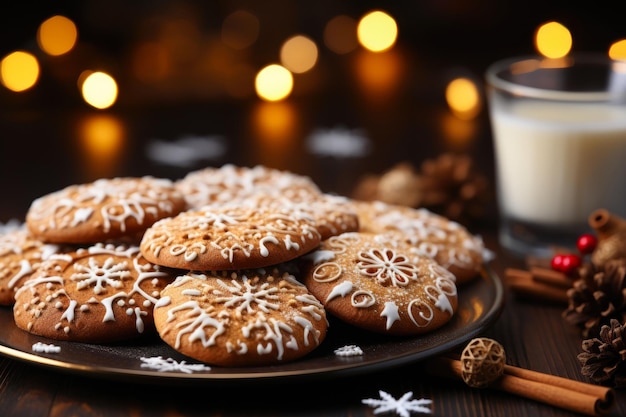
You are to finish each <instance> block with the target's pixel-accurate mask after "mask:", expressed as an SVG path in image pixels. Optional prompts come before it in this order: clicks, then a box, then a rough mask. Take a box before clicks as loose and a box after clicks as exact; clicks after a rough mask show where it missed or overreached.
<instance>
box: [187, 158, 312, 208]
mask: <svg viewBox="0 0 626 417" xmlns="http://www.w3.org/2000/svg"><path fill="white" fill-rule="evenodd" d="M176 187H177V188H178V189H179V190H180V191H181V193H182V194H183V195H184V196H185V199H186V200H187V204H188V205H189V207H190V208H192V209H193V208H202V207H203V206H205V205H212V204H223V203H230V202H231V201H233V200H236V199H237V200H238V199H242V198H246V197H249V196H252V195H259V194H260V195H268V196H274V197H286V198H289V199H297V200H301V199H302V198H307V197H310V196H317V195H318V194H319V193H320V190H319V188H318V187H317V185H316V184H315V183H314V182H313V180H311V179H310V178H309V177H307V176H304V175H298V174H295V173H292V172H289V171H281V170H278V169H273V168H268V167H265V166H262V165H257V166H255V167H253V168H248V167H240V166H236V165H232V164H227V165H223V166H222V167H220V168H213V167H209V168H204V169H201V170H198V171H192V172H190V173H188V174H187V175H186V176H185V177H184V178H182V179H180V180H178V181H177V182H176Z"/></svg>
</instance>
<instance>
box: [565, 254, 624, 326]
mask: <svg viewBox="0 0 626 417" xmlns="http://www.w3.org/2000/svg"><path fill="white" fill-rule="evenodd" d="M567 297H568V306H567V309H566V310H565V311H564V312H563V318H565V320H567V321H568V322H569V323H571V324H573V325H575V326H578V327H580V328H581V330H582V335H583V337H593V336H596V335H597V334H598V332H599V330H600V328H601V327H602V326H603V325H606V324H608V323H609V322H610V320H611V319H617V320H618V321H620V322H623V321H624V319H626V261H625V260H623V259H619V260H612V261H609V262H606V263H605V264H604V265H595V264H593V263H588V264H585V265H583V266H582V267H581V268H580V270H579V278H578V279H577V280H576V281H574V283H573V285H572V288H570V289H569V290H567Z"/></svg>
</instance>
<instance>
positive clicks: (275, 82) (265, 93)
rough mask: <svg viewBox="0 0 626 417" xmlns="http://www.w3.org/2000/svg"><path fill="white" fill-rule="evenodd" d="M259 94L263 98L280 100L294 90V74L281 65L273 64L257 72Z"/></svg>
mask: <svg viewBox="0 0 626 417" xmlns="http://www.w3.org/2000/svg"><path fill="white" fill-rule="evenodd" d="M254 87H255V90H256V93H257V95H258V96H259V97H260V98H262V99H263V100H267V101H280V100H283V99H285V98H287V97H288V96H289V94H291V91H292V90H293V75H291V72H289V70H288V69H287V68H285V67H283V66H281V65H277V64H271V65H268V66H266V67H265V68H263V69H261V71H259V72H258V73H257V76H256V78H255V81H254Z"/></svg>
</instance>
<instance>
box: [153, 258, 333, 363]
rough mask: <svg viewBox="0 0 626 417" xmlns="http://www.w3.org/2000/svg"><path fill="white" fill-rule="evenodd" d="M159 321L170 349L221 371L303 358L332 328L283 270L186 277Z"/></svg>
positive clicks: (172, 288) (170, 293)
mask: <svg viewBox="0 0 626 417" xmlns="http://www.w3.org/2000/svg"><path fill="white" fill-rule="evenodd" d="M154 318H155V324H156V328H157V331H158V332H159V335H160V336H161V338H162V339H163V340H164V341H165V342H166V343H167V344H169V345H170V346H172V347H173V348H174V349H176V350H177V351H179V352H181V353H183V354H185V355H187V356H189V357H192V358H195V359H197V360H200V361H203V362H206V363H209V364H213V365H218V366H252V365H270V364H276V363H282V362H287V361H291V360H294V359H297V358H301V357H303V356H304V355H306V354H308V353H309V352H311V351H312V350H314V349H315V348H317V347H318V346H319V345H320V344H321V343H322V341H323V340H324V338H325V336H326V331H327V329H328V322H327V320H326V313H325V311H324V308H323V307H322V305H321V304H320V302H319V301H318V300H317V299H316V298H315V297H313V295H311V294H310V293H309V291H308V290H307V289H306V287H305V286H304V285H302V284H301V283H300V282H298V281H297V280H296V278H295V277H294V276H293V275H291V274H289V273H286V272H280V271H278V270H277V269H273V270H272V271H246V272H222V273H220V274H213V275H202V274H192V273H190V274H188V275H183V276H180V277H178V278H177V279H176V281H174V282H173V283H172V284H170V285H168V286H167V288H166V289H165V290H163V292H162V297H161V299H160V300H159V302H158V303H157V305H156V306H155V309H154Z"/></svg>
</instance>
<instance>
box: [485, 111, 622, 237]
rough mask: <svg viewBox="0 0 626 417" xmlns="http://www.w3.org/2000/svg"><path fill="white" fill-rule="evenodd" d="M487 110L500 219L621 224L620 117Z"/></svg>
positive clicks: (604, 113)
mask: <svg viewBox="0 0 626 417" xmlns="http://www.w3.org/2000/svg"><path fill="white" fill-rule="evenodd" d="M506 106H507V107H505V106H504V105H503V104H502V103H498V105H494V106H492V107H491V120H492V128H493V135H494V145H495V152H496V161H497V175H498V181H499V188H498V192H499V199H500V207H501V210H502V211H503V215H504V216H505V217H508V218H515V219H517V220H521V221H526V222H530V223H534V224H537V225H549V226H558V225H567V224H575V223H578V224H581V223H586V222H587V218H588V216H589V214H591V212H592V211H594V210H596V209H598V208H606V209H608V210H609V211H611V212H613V213H615V214H617V215H620V216H626V109H625V108H618V107H615V106H613V107H612V106H610V105H608V104H590V103H584V104H580V103H577V104H573V103H559V104H554V103H543V102H538V101H530V100H529V101H524V100H522V101H515V102H513V103H507V105H506Z"/></svg>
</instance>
